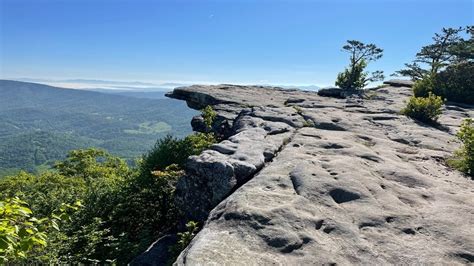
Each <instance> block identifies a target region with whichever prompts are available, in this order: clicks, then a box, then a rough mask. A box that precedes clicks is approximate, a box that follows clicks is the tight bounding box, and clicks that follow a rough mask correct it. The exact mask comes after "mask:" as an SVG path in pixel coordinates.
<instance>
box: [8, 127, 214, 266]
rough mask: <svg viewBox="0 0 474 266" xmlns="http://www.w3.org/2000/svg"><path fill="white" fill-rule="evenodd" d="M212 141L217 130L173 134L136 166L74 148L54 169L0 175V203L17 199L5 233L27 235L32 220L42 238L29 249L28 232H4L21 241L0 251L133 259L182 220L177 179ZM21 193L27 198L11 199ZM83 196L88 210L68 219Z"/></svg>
mask: <svg viewBox="0 0 474 266" xmlns="http://www.w3.org/2000/svg"><path fill="white" fill-rule="evenodd" d="M214 142H215V138H214V136H213V135H212V134H204V133H196V134H192V135H189V136H188V137H186V138H183V139H178V138H174V137H171V136H167V137H165V138H163V139H160V140H158V141H157V143H156V145H155V146H154V147H153V148H152V150H150V151H149V152H148V153H147V154H145V155H144V156H143V158H142V159H141V160H140V161H139V162H138V165H137V167H135V168H130V167H129V166H128V165H127V164H126V163H125V161H123V160H122V159H119V158H118V157H115V156H113V155H110V154H109V153H107V152H106V151H104V150H99V149H85V150H74V151H71V152H70V153H69V154H68V155H67V157H66V158H65V159H64V160H62V161H60V162H58V163H57V164H56V165H55V169H54V170H52V171H46V172H44V173H42V174H37V175H35V174H30V173H26V172H21V173H19V174H17V175H15V176H11V177H7V178H4V179H1V180H0V197H1V198H3V199H5V200H4V201H1V202H0V208H2V206H7V207H8V206H10V207H8V210H10V209H11V208H12V207H11V206H12V204H11V203H14V204H15V205H13V207H14V209H15V210H17V211H15V212H14V215H13V216H12V215H10V214H11V213H12V212H11V211H8V212H4V214H5V215H4V216H2V221H4V223H3V226H4V227H5V228H6V229H5V234H7V233H8V234H20V233H21V234H23V233H22V232H23V230H20V229H21V228H22V226H23V225H25V223H27V225H28V226H33V227H35V228H37V229H38V230H37V231H38V235H32V236H34V237H35V238H34V239H33V240H35V241H36V240H38V241H39V242H34V241H33V242H31V243H32V244H31V245H30V246H28V248H26V249H25V248H23V247H26V246H25V245H26V244H20V243H24V242H25V241H26V240H25V241H23V240H22V239H21V236H23V235H21V236H20V235H18V236H16V235H14V236H13V238H11V237H8V238H6V236H5V239H6V240H15V239H16V240H15V241H16V242H11V245H10V246H6V248H5V250H0V256H3V257H4V258H5V259H8V260H9V261H10V262H15V263H23V262H27V263H55V264H56V263H58V264H61V263H86V264H91V263H99V264H102V263H117V264H126V263H128V262H129V261H130V260H131V259H132V258H133V257H134V256H136V255H137V254H139V253H140V252H143V250H145V249H146V248H147V247H148V246H149V245H150V244H151V243H152V242H153V241H155V240H156V239H157V238H159V236H160V235H161V234H163V233H164V232H166V231H168V230H171V229H173V228H174V227H175V226H176V225H177V223H178V221H179V210H178V209H177V208H176V207H175V205H174V189H175V184H176V182H177V180H178V179H179V178H180V177H181V176H182V175H183V174H184V172H183V170H182V169H183V167H184V165H185V163H186V160H187V158H188V157H189V156H191V155H195V154H199V153H200V152H201V151H202V150H203V149H206V148H208V147H209V146H210V145H211V144H212V143H214ZM16 197H19V198H21V199H22V200H23V201H12V200H10V199H16ZM78 200H79V201H80V202H82V205H83V207H82V208H79V209H77V211H76V212H75V213H71V214H70V215H69V216H68V217H66V216H64V214H62V213H58V210H62V209H63V210H67V208H66V209H64V207H65V206H74V203H75V202H76V201H78ZM2 204H3V205H2ZM8 204H10V205H8ZM65 204H66V205H65ZM67 204H69V205H67ZM0 210H1V209H0ZM33 213H34V214H35V216H34V217H35V218H33V215H32V214H33ZM0 214H1V213H0ZM6 214H8V215H10V216H6ZM21 215H23V216H21ZM59 218H61V219H65V218H67V219H66V220H68V221H69V222H67V223H64V224H63V225H62V226H61V230H60V231H56V230H52V231H51V230H50V228H56V227H57V226H55V224H58V222H57V221H59V220H58V219H59ZM31 219H33V220H31ZM32 221H33V222H32ZM34 221H41V224H39V223H36V222H34ZM46 224H47V225H48V226H45V225H46ZM49 225H51V226H49ZM58 225H59V224H58ZM0 226H1V224H0ZM46 228H47V230H46ZM29 229H31V230H33V231H32V232H36V231H35V229H33V228H30V227H28V230H29ZM43 229H44V230H43ZM1 230H2V229H1V228H0V242H1V240H2V239H3V238H2V233H1V232H3V231H1ZM12 230H13V231H12ZM15 230H16V231H15ZM28 232H30V231H28ZM15 237H16V238H15ZM19 237H20V238H19ZM22 241H23V242H22ZM28 241H30V240H28ZM28 243H30V242H28ZM45 243H46V244H47V245H43V244H45ZM0 248H1V243H0ZM20 248H21V249H20ZM2 252H3V253H2ZM15 252H16V253H15ZM19 252H20V253H19ZM21 252H23V253H21ZM23 255H24V256H23ZM25 256H26V257H27V258H28V260H26V259H25Z"/></svg>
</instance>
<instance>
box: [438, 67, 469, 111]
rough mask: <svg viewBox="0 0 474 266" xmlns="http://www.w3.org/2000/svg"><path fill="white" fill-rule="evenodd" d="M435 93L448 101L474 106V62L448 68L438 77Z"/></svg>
mask: <svg viewBox="0 0 474 266" xmlns="http://www.w3.org/2000/svg"><path fill="white" fill-rule="evenodd" d="M433 92H434V93H435V94H436V95H439V96H442V97H443V98H446V99H447V100H448V101H453V102H460V103H468V104H474V62H464V63H459V64H454V65H451V66H448V67H447V68H446V69H445V70H444V71H441V72H440V73H439V74H438V75H436V79H435V84H434V88H433Z"/></svg>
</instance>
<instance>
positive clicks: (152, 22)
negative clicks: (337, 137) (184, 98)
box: [0, 0, 473, 87]
mask: <svg viewBox="0 0 474 266" xmlns="http://www.w3.org/2000/svg"><path fill="white" fill-rule="evenodd" d="M137 3H139V4H137ZM0 14H1V19H0V24H1V25H0V27H1V28H0V35H1V48H0V58H1V60H0V62H1V63H0V77H1V78H2V79H14V80H18V79H21V78H29V79H46V80H65V79H66V80H67V79H92V80H106V81H139V82H151V83H170V82H172V83H179V84H194V83H199V84H218V83H236V84H270V85H290V86H304V85H317V86H319V87H324V86H329V85H333V84H334V80H335V78H336V75H337V73H338V72H340V71H341V70H343V69H344V67H345V66H346V65H347V61H348V60H347V54H345V53H343V52H342V51H341V47H342V45H344V42H345V41H346V40H347V39H357V40H361V41H363V42H373V43H375V44H376V45H378V46H380V47H381V48H383V49H384V57H383V58H382V59H381V60H379V61H377V62H375V63H373V64H371V65H370V66H369V69H368V70H375V69H381V70H384V71H385V73H386V76H388V75H390V74H391V73H393V72H394V71H395V70H398V69H400V68H402V67H403V63H406V62H409V61H411V60H412V59H413V57H414V55H415V54H416V52H417V51H418V50H419V49H420V47H421V46H423V45H426V44H428V43H430V42H431V37H432V36H433V35H434V33H436V32H439V31H440V30H441V28H442V27H459V26H465V25H469V24H472V22H473V2H472V1H470V0H457V1H452V0H437V1H425V0H422V1H408V0H402V1H385V2H384V4H383V5H381V4H380V1H374V0H364V1H358V2H354V1H349V0H338V1H273V2H269V1H244V0H241V1H229V2H225V3H224V2H218V1H145V0H143V1H125V0H120V1H113V2H112V1H108V0H100V1H90V0H81V1H61V0H55V1H48V0H38V1H32V0H15V1H12V0H0Z"/></svg>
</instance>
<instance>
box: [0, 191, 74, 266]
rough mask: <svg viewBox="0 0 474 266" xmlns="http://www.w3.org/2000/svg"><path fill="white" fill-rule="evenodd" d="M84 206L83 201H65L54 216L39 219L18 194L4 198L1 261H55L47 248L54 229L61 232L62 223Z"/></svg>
mask: <svg viewBox="0 0 474 266" xmlns="http://www.w3.org/2000/svg"><path fill="white" fill-rule="evenodd" d="M81 206H82V205H81V203H80V202H79V201H77V202H75V203H74V204H71V205H69V204H64V203H63V204H61V205H60V206H58V209H56V210H55V211H54V212H53V213H52V214H51V217H42V218H39V217H35V216H33V211H32V210H31V209H30V208H29V206H28V204H27V203H26V202H25V201H22V200H20V199H19V198H17V197H15V198H6V199H5V200H2V201H0V263H6V262H8V263H14V264H17V263H19V264H36V263H41V262H48V263H53V262H55V261H52V260H51V259H54V258H52V257H50V256H47V255H46V256H45V255H44V252H43V250H44V249H46V247H47V246H48V244H49V242H50V241H51V240H52V237H51V235H52V234H53V233H52V231H53V230H55V231H59V224H60V222H61V221H68V220H70V215H71V213H72V212H75V211H77V210H78V209H79V207H81Z"/></svg>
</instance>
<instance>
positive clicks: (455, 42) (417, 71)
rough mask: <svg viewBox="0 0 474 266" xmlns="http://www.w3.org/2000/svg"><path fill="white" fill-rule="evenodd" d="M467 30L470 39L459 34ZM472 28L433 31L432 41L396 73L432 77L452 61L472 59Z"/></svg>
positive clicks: (473, 48) (419, 77) (411, 76)
mask: <svg viewBox="0 0 474 266" xmlns="http://www.w3.org/2000/svg"><path fill="white" fill-rule="evenodd" d="M462 32H467V33H468V34H470V35H471V37H470V39H468V40H465V39H463V38H462V37H461V36H460V34H461V33H462ZM473 51H474V47H473V28H472V26H468V27H465V28H464V27H459V28H443V29H442V30H441V33H435V36H434V37H433V43H432V44H429V45H426V46H423V47H422V48H421V50H420V51H419V52H418V53H417V54H416V57H415V60H414V61H413V62H412V63H407V64H405V67H406V68H405V69H402V70H399V71H397V72H396V74H397V75H401V76H407V77H410V78H412V79H413V80H420V79H423V78H425V77H426V76H430V77H434V76H435V75H437V74H438V73H439V72H440V71H442V70H443V69H444V68H445V67H447V66H449V65H450V64H453V63H460V62H466V61H469V60H472V59H473V56H474V54H473Z"/></svg>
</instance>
